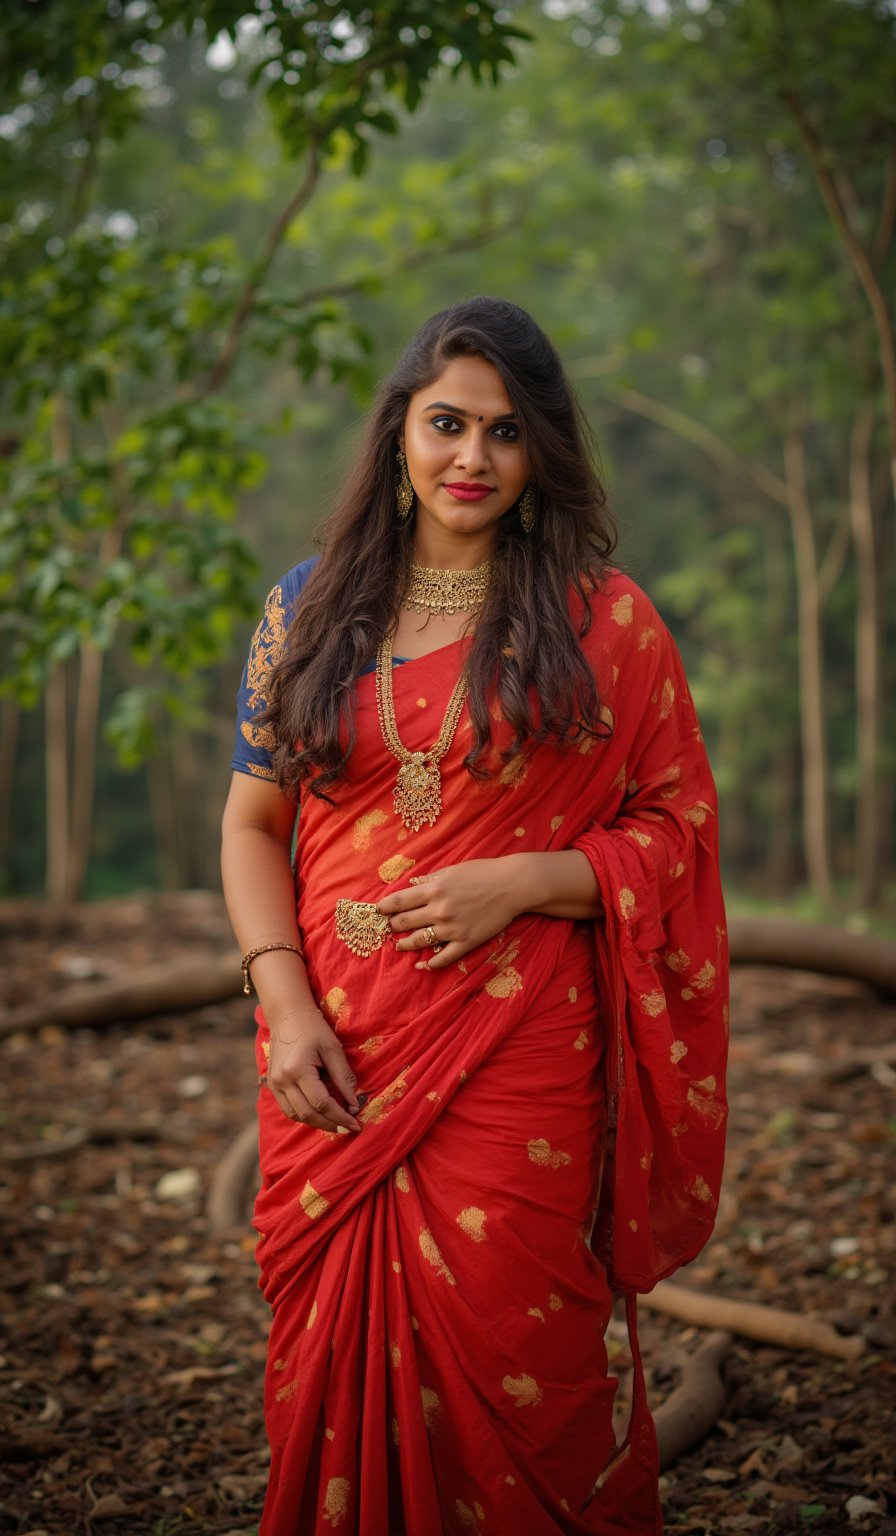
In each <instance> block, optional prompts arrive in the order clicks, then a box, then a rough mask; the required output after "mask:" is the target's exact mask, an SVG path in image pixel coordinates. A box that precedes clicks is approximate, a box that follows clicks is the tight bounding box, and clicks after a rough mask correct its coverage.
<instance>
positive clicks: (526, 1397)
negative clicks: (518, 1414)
mask: <svg viewBox="0 0 896 1536" xmlns="http://www.w3.org/2000/svg"><path fill="white" fill-rule="evenodd" d="M501 1385H502V1387H503V1388H504V1391H505V1392H506V1393H507V1395H508V1397H512V1398H513V1399H514V1401H515V1404H516V1406H517V1408H537V1407H538V1404H539V1403H540V1402H541V1400H542V1398H543V1397H544V1393H543V1392H542V1390H541V1387H540V1386H539V1385H538V1382H537V1381H536V1380H535V1377H534V1376H527V1375H526V1373H525V1371H523V1373H522V1374H521V1375H520V1376H505V1377H504V1380H503V1381H502V1382H501Z"/></svg>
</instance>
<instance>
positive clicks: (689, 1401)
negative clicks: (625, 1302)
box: [642, 1298, 732, 1471]
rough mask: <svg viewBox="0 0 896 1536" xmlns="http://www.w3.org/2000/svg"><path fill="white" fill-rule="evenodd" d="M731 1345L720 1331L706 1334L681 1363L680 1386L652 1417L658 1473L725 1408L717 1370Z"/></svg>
mask: <svg viewBox="0 0 896 1536" xmlns="http://www.w3.org/2000/svg"><path fill="white" fill-rule="evenodd" d="M642 1300H643V1298H642ZM731 1343H732V1339H731V1334H730V1333H726V1332H725V1331H724V1329H716V1330H715V1331H714V1332H712V1333H711V1334H709V1336H708V1337H707V1338H706V1339H704V1341H703V1343H702V1344H701V1345H700V1348H699V1349H698V1350H697V1351H696V1352H695V1353H694V1354H693V1355H691V1356H690V1358H689V1359H688V1360H687V1362H686V1363H685V1366H684V1368H683V1370H682V1373H681V1382H680V1384H679V1385H678V1386H677V1387H676V1389H675V1391H674V1392H673V1393H672V1394H671V1396H669V1397H668V1398H667V1399H666V1401H665V1402H664V1403H663V1405H662V1407H660V1408H658V1409H657V1411H656V1413H655V1414H654V1423H655V1424H656V1435H657V1440H658V1442H659V1451H660V1470H661V1471H665V1470H666V1468H667V1467H671V1465H672V1463H673V1462H674V1461H677V1460H678V1458H679V1456H683V1455H684V1453H685V1451H689V1450H690V1449H691V1446H693V1445H697V1444H698V1442H699V1441H700V1440H702V1439H704V1437H705V1436H706V1435H708V1434H709V1431H710V1430H711V1429H712V1427H713V1425H714V1424H715V1422H716V1420H717V1419H718V1418H719V1415H720V1414H721V1412H722V1409H723V1407H724V1406H725V1384H724V1382H723V1381H722V1378H721V1375H720V1374H719V1366H720V1365H721V1363H722V1361H723V1360H724V1358H725V1356H726V1355H727V1353H728V1351H729V1349H730V1348H731Z"/></svg>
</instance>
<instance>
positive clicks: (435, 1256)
mask: <svg viewBox="0 0 896 1536" xmlns="http://www.w3.org/2000/svg"><path fill="white" fill-rule="evenodd" d="M418 1241H419V1243H420V1252H421V1253H422V1254H423V1257H424V1259H426V1262H427V1263H428V1264H431V1265H432V1267H433V1269H434V1270H435V1271H436V1272H437V1273H438V1274H440V1275H443V1276H444V1278H445V1279H446V1280H447V1281H448V1284H449V1285H456V1284H457V1282H456V1280H455V1278H454V1276H453V1275H452V1273H451V1271H450V1269H449V1268H448V1265H447V1264H446V1263H445V1260H444V1259H443V1258H442V1254H441V1250H440V1248H439V1245H438V1243H437V1242H436V1240H435V1238H434V1237H433V1235H432V1233H431V1232H430V1230H429V1227H423V1228H422V1230H421V1232H420V1237H419V1239H418Z"/></svg>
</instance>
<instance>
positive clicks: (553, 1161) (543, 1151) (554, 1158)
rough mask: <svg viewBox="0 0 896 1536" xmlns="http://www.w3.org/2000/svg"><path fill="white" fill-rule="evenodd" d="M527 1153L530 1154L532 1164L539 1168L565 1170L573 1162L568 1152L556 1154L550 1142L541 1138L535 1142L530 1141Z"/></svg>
mask: <svg viewBox="0 0 896 1536" xmlns="http://www.w3.org/2000/svg"><path fill="white" fill-rule="evenodd" d="M526 1151H527V1152H528V1154H529V1161H530V1163H535V1164H537V1166H538V1167H539V1168H565V1167H566V1165H567V1163H571V1162H572V1158H571V1157H570V1155H569V1153H568V1152H555V1151H554V1149H553V1148H552V1146H551V1143H550V1142H549V1141H545V1139H544V1137H543V1136H539V1137H538V1138H537V1139H536V1140H535V1141H530V1142H529V1145H528V1147H527V1148H526Z"/></svg>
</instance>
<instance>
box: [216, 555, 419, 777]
mask: <svg viewBox="0 0 896 1536" xmlns="http://www.w3.org/2000/svg"><path fill="white" fill-rule="evenodd" d="M319 558H320V557H319V556H318V555H312V556H311V558H310V559H309V560H302V561H300V562H299V564H298V565H293V566H291V567H290V569H289V570H288V571H287V572H286V575H285V576H281V578H280V580H279V581H278V582H277V584H276V586H274V587H272V588H271V590H270V592H269V593H268V595H267V598H266V600H265V605H264V613H263V614H262V616H261V619H260V621H259V624H258V628H257V629H256V631H255V634H254V635H253V636H252V643H251V645H250V646H249V655H248V656H247V658H246V665H245V667H244V668H243V676H242V680H241V682H240V686H239V689H238V690H237V696H236V709H237V722H236V741H235V743H234V748H233V757H232V758H231V760H230V766H231V768H232V769H233V771H234V772H235V773H251V774H253V775H254V776H255V778H257V779H271V780H274V779H275V774H274V765H273V754H274V747H275V745H276V742H275V740H274V731H273V727H272V726H270V725H256V724H255V717H256V715H260V714H261V712H262V710H263V709H265V708H266V707H267V704H268V690H267V683H268V677H269V675H270V672H271V669H272V667H274V666H275V665H276V663H277V662H278V661H279V660H280V657H281V656H282V654H283V644H284V641H285V640H286V632H287V630H288V629H289V626H290V624H291V622H292V619H293V615H294V614H295V609H296V603H297V602H298V600H299V598H300V596H301V594H302V590H303V588H304V586H305V583H306V581H307V580H308V577H309V576H310V575H311V572H312V571H313V570H314V567H315V566H316V564H317V562H318V559H319ZM406 660H407V658H406V657H405V656H395V657H393V661H394V662H395V664H396V665H400V663H401V662H403V661H406ZM374 666H375V663H374V662H371V663H370V665H369V666H368V667H366V668H365V669H364V670H365V671H366V672H372V671H373V669H374Z"/></svg>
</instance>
